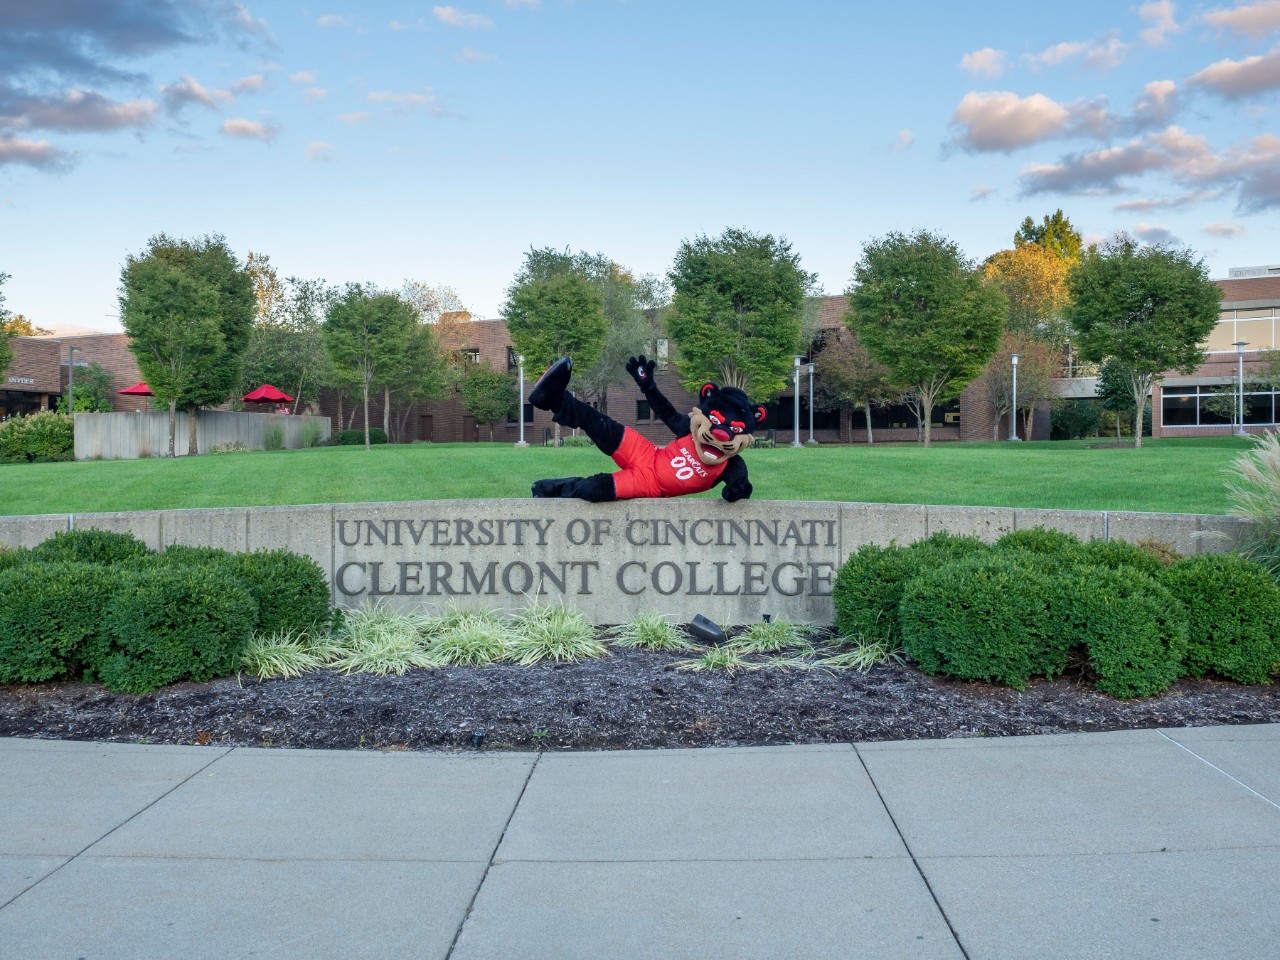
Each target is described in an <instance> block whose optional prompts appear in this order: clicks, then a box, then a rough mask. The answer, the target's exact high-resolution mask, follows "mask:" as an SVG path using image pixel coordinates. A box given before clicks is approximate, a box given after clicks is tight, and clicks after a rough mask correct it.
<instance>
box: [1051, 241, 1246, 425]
mask: <svg viewBox="0 0 1280 960" xmlns="http://www.w3.org/2000/svg"><path fill="white" fill-rule="evenodd" d="M1221 296H1222V294H1221V291H1220V289H1219V287H1218V285H1217V284H1215V283H1214V282H1213V281H1211V280H1210V279H1209V274H1208V270H1207V268H1206V267H1205V265H1204V261H1203V260H1197V259H1196V258H1195V254H1194V253H1192V252H1191V251H1190V250H1188V249H1175V248H1173V247H1168V246H1164V245H1154V246H1140V245H1139V244H1138V243H1137V241H1135V240H1134V239H1133V238H1132V237H1129V236H1126V235H1124V234H1119V235H1117V236H1116V237H1114V238H1113V239H1112V240H1110V241H1108V242H1107V243H1105V244H1103V245H1102V246H1101V247H1098V248H1095V249H1092V250H1089V251H1086V252H1085V254H1084V256H1083V258H1082V259H1081V261H1080V265H1079V266H1078V267H1076V269H1075V270H1074V271H1073V272H1072V274H1071V301H1072V302H1071V308H1070V310H1069V312H1068V319H1069V320H1070V321H1071V324H1072V327H1073V328H1074V329H1075V334H1076V335H1075V339H1074V340H1073V341H1072V342H1073V344H1075V345H1076V347H1077V349H1078V350H1079V352H1080V355H1081V356H1083V357H1084V358H1085V359H1086V360H1091V361H1093V362H1095V363H1102V362H1104V361H1106V360H1114V361H1116V362H1117V363H1118V364H1120V366H1121V367H1122V368H1123V369H1124V370H1125V372H1126V373H1127V375H1128V378H1129V383H1130V387H1131V389H1132V392H1133V398H1134V399H1133V406H1134V410H1135V411H1136V412H1135V426H1134V431H1133V433H1134V446H1135V447H1140V446H1142V423H1141V420H1140V419H1138V418H1141V416H1142V409H1143V407H1144V405H1145V403H1146V397H1147V394H1148V393H1150V391H1151V386H1152V384H1153V383H1155V382H1156V381H1157V380H1159V379H1160V378H1161V376H1162V375H1163V374H1164V372H1165V371H1167V370H1174V369H1176V370H1182V371H1185V372H1187V373H1190V372H1191V371H1192V370H1194V369H1195V368H1196V367H1197V366H1199V365H1200V364H1201V363H1202V362H1203V361H1204V357H1205V352H1204V348H1203V347H1202V344H1203V343H1204V342H1205V340H1207V339H1208V337H1209V334H1210V333H1211V332H1212V330H1213V328H1214V325H1215V324H1216V323H1217V322H1218V313H1219V309H1220V302H1221Z"/></svg>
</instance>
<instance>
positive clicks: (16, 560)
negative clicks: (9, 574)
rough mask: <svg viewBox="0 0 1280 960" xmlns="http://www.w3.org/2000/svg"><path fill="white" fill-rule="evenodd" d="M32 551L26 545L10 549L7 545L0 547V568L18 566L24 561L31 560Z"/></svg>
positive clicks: (7, 568)
mask: <svg viewBox="0 0 1280 960" xmlns="http://www.w3.org/2000/svg"><path fill="white" fill-rule="evenodd" d="M32 559H33V557H32V553H31V551H30V550H29V549H28V548H26V547H18V548H17V549H15V550H10V549H8V548H7V547H0V570H9V569H12V568H13V567H20V566H22V565H23V564H24V563H30V562H31V561H32Z"/></svg>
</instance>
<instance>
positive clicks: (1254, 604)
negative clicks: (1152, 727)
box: [833, 528, 1280, 697]
mask: <svg viewBox="0 0 1280 960" xmlns="http://www.w3.org/2000/svg"><path fill="white" fill-rule="evenodd" d="M833 592H834V600H835V608H836V626H837V628H838V629H839V630H840V631H841V632H842V633H843V634H845V635H847V636H859V637H864V638H866V639H873V640H883V641H887V642H889V643H892V644H895V645H898V644H900V645H901V646H902V648H903V650H904V652H905V653H906V654H907V655H908V656H909V657H911V659H912V660H914V661H915V662H916V663H917V664H918V665H919V666H920V668H921V669H922V670H924V671H926V672H928V673H933V674H945V675H948V676H953V677H958V678H961V679H965V680H984V681H990V682H996V683H1003V684H1006V685H1008V686H1012V687H1016V688H1022V687H1025V686H1026V685H1027V684H1028V683H1029V682H1030V681H1031V680H1032V679H1033V678H1035V677H1054V676H1057V675H1059V674H1061V673H1062V672H1063V671H1064V670H1065V669H1066V667H1067V663H1068V661H1069V658H1070V657H1071V655H1072V654H1073V652H1075V653H1078V654H1079V655H1081V656H1083V657H1086V658H1087V661H1088V664H1089V667H1090V669H1091V670H1092V672H1093V674H1094V675H1095V677H1096V680H1095V685H1096V686H1097V688H1098V689H1099V690H1101V691H1103V692H1105V693H1109V694H1112V695H1114V696H1118V697H1131V696H1149V695H1151V694H1155V693H1159V692H1161V691H1162V690H1165V689H1167V688H1168V687H1169V686H1170V684H1172V683H1173V682H1174V681H1175V680H1177V679H1179V678H1181V677H1202V676H1207V675H1211V674H1212V675H1216V676H1219V677H1223V678H1226V679H1229V680H1235V681H1237V682H1240V683H1264V682H1266V681H1267V679H1268V678H1269V677H1270V676H1271V675H1272V674H1273V673H1275V672H1276V670H1277V669H1280V587H1278V586H1277V585H1276V583H1275V581H1274V580H1273V579H1272V578H1271V577H1270V575H1269V574H1268V573H1267V572H1266V570H1265V569H1264V568H1263V567H1261V566H1260V565H1259V564H1256V563H1254V562H1252V561H1249V560H1245V559H1244V558H1242V557H1240V556H1238V555H1235V554H1207V555H1202V556H1196V557H1189V558H1181V557H1178V556H1177V555H1176V554H1175V553H1173V552H1172V551H1169V550H1168V549H1167V548H1164V549H1161V548H1159V547H1154V546H1153V547H1150V548H1144V547H1141V546H1137V545H1134V544H1131V543H1126V542H1124V541H1119V540H1107V541H1103V540H1093V541H1090V542H1088V543H1085V542H1083V541H1081V540H1080V539H1079V538H1078V537H1075V536H1072V535H1071V534H1067V533H1062V532H1060V531H1056V530H1046V529H1042V528H1037V529H1034V530H1025V531H1018V532H1016V533H1011V534H1008V535H1006V536H1005V537H1002V538H1001V539H1000V540H999V541H998V542H997V543H996V544H995V545H994V546H989V545H987V544H985V543H983V542H982V541H980V540H978V539H976V538H974V537H956V536H951V535H948V534H945V533H942V534H935V535H934V536H932V537H930V538H928V539H927V540H922V541H920V542H918V543H915V544H912V545H911V546H907V547H901V546H898V545H896V544H894V545H890V546H888V547H879V546H874V545H867V546H864V547H862V548H861V549H859V550H858V551H857V552H856V553H854V554H853V555H852V556H851V557H850V558H849V560H848V561H847V562H846V563H845V565H844V567H843V568H842V569H841V571H840V574H839V576H838V577H837V579H836V584H835V587H834V591H833Z"/></svg>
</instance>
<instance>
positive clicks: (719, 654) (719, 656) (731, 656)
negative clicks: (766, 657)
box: [676, 646, 759, 672]
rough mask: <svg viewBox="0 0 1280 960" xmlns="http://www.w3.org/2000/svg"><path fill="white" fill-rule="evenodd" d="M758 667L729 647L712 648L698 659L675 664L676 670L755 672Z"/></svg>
mask: <svg viewBox="0 0 1280 960" xmlns="http://www.w3.org/2000/svg"><path fill="white" fill-rule="evenodd" d="M758 667H759V665H758V664H754V663H752V662H751V661H750V660H746V659H744V658H743V656H742V653H741V652H740V651H738V650H735V649H734V648H733V647H730V646H723V647H712V648H711V649H710V650H708V651H707V652H706V653H704V654H703V655H702V656H700V657H695V658H694V659H692V660H681V661H679V662H678V663H677V664H676V669H677V670H683V671H693V672H697V671H700V670H755V669H758Z"/></svg>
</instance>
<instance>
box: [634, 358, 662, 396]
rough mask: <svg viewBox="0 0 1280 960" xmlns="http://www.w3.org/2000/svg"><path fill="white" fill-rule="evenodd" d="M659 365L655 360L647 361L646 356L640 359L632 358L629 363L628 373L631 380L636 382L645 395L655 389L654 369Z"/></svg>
mask: <svg viewBox="0 0 1280 960" xmlns="http://www.w3.org/2000/svg"><path fill="white" fill-rule="evenodd" d="M656 366H657V363H656V362H655V361H653V360H646V359H645V357H644V354H643V353H642V354H640V356H638V357H632V358H631V359H630V360H628V361H627V373H629V374H631V379H632V380H634V381H635V382H636V386H637V387H639V388H640V392H641V393H643V392H644V391H646V390H649V389H652V387H653V368H654V367H656Z"/></svg>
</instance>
